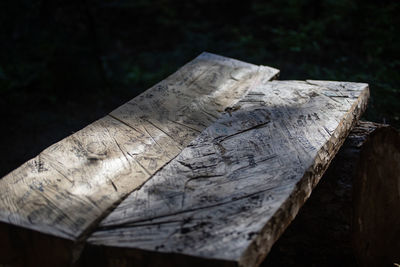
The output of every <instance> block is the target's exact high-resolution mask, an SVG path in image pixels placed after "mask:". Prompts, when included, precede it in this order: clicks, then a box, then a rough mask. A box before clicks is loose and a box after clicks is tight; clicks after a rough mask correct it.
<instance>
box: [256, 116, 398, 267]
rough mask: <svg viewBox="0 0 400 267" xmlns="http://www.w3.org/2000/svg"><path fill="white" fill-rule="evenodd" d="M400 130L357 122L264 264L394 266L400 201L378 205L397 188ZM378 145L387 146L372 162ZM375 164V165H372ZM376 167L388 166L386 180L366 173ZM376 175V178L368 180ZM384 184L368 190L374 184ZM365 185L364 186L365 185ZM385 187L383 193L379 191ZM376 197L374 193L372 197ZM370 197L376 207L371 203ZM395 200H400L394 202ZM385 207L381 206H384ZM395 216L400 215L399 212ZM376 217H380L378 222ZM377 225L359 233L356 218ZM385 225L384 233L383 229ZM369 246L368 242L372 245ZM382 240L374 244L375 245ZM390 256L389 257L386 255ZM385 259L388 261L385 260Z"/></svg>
mask: <svg viewBox="0 0 400 267" xmlns="http://www.w3.org/2000/svg"><path fill="white" fill-rule="evenodd" d="M398 140H399V133H398V132H397V131H396V130H394V129H393V128H391V127H389V126H388V125H382V124H377V123H372V122H365V121H359V122H358V124H357V125H356V126H355V128H354V129H353V130H352V131H351V132H350V134H349V136H348V137H347V139H346V141H345V143H344V144H343V146H342V147H341V149H340V150H339V152H338V154H337V155H336V156H335V158H334V160H333V161H332V163H331V165H330V166H329V168H328V170H327V171H326V172H325V174H324V176H323V177H322V179H321V181H320V183H319V184H318V186H317V187H316V189H315V190H314V191H313V193H312V195H311V197H310V199H309V200H308V201H307V202H306V204H305V205H304V206H303V207H302V209H301V210H300V212H299V214H298V216H297V217H296V219H295V220H294V221H293V223H292V224H291V225H290V226H289V227H288V229H287V230H286V231H285V232H284V234H283V235H282V237H281V238H280V239H279V240H278V241H277V242H276V243H275V245H274V247H273V248H272V250H271V253H270V254H269V255H268V257H267V258H266V260H265V261H264V262H263V264H262V266H263V267H274V266H293V267H294V266H296V267H302V266H304V267H305V266H327V267H328V266H332V267H334V266H344V267H352V266H356V265H357V261H358V263H359V265H360V266H385V264H386V265H387V266H394V265H393V263H394V262H397V263H398V259H397V261H396V256H398V255H399V251H400V250H399V249H398V245H399V242H398V241H396V240H399V234H398V233H399V225H400V224H398V223H397V224H396V222H395V220H397V219H398V218H399V216H398V208H396V207H399V206H400V202H399V200H398V199H397V200H393V202H391V206H389V205H388V207H389V208H392V209H390V212H388V209H386V210H385V209H384V208H382V207H379V206H378V204H379V203H382V200H381V199H382V198H383V199H395V198H396V197H398V193H397V192H398V191H396V190H397V187H396V186H393V184H396V182H397V183H398V179H399V172H398V171H396V170H398V166H399V164H400V161H399V160H398V151H399V150H398V149H399V143H398ZM374 146H378V147H382V148H383V149H385V155H380V157H381V158H382V161H383V162H378V161H376V160H373V161H371V160H368V157H372V158H373V157H376V156H377V155H376V154H375V155H374V154H371V148H373V147H374ZM374 162H375V164H372V163H374ZM370 166H373V168H372V170H379V169H381V168H387V172H386V176H385V179H382V180H380V179H379V176H375V175H367V176H364V177H367V179H363V175H365V173H369V174H371V170H370V169H369V167H370ZM370 179H372V181H371V180H370ZM373 181H375V183H376V182H377V181H379V183H380V184H381V185H380V186H374V187H368V188H369V189H370V190H371V191H370V193H369V194H365V189H363V188H365V187H366V186H367V185H368V184H370V183H371V182H373ZM363 183H364V184H363ZM381 187H384V188H385V191H384V192H382V191H380V188H381ZM371 196H373V197H371ZM368 200H372V201H373V202H374V203H375V205H370V203H368ZM396 201H397V202H396ZM380 205H382V204H380ZM395 214H397V215H395ZM376 218H379V219H380V220H379V221H378V222H377V221H376ZM359 219H360V220H361V222H364V225H367V226H369V227H370V229H371V228H373V229H374V231H373V233H379V234H374V235H372V236H371V232H360V231H359V228H360V226H359V223H358V220H359ZM379 229H385V230H386V232H385V231H382V230H379ZM371 241H372V244H373V245H370V246H371V247H370V249H369V250H368V251H366V250H365V244H366V243H370V244H371ZM375 243H376V244H379V246H376V245H374V244H375ZM385 255H386V256H385ZM385 257H386V259H387V260H386V261H385Z"/></svg>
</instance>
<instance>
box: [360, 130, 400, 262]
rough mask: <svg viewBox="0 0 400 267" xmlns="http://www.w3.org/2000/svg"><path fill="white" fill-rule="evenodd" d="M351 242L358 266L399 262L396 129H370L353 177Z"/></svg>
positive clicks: (399, 183)
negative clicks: (371, 130)
mask: <svg viewBox="0 0 400 267" xmlns="http://www.w3.org/2000/svg"><path fill="white" fill-rule="evenodd" d="M353 192H354V216H353V228H354V234H353V243H354V249H355V255H356V257H357V260H358V261H359V264H360V266H368V267H369V266H371V267H372V266H395V263H397V264H400V133H399V132H398V131H396V130H394V129H393V128H390V127H384V128H380V129H378V130H376V131H374V132H373V133H372V134H371V135H370V136H369V137H368V139H367V140H366V142H365V144H364V145H363V147H362V150H361V152H360V159H359V164H358V168H357V173H356V175H355V181H354V187H353Z"/></svg>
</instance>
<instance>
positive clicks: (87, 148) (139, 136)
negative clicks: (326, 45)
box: [0, 53, 278, 266]
mask: <svg viewBox="0 0 400 267" xmlns="http://www.w3.org/2000/svg"><path fill="white" fill-rule="evenodd" d="M277 73H278V70H276V69H273V68H269V67H264V66H255V65H252V64H248V63H244V62H240V61H237V60H233V59H228V58H224V57H221V56H217V55H213V54H209V53H203V54H201V55H200V56H199V57H197V58H196V59H195V60H193V61H192V62H190V63H188V64H187V65H185V66H184V67H182V68H181V69H180V70H178V71H177V72H176V73H174V74H173V75H171V76H170V77H168V78H167V79H165V80H164V81H162V82H160V83H159V84H157V85H155V86H154V87H152V88H151V89H149V90H147V91H146V92H144V93H143V94H141V95H139V96H138V97H136V98H134V99H133V100H132V101H130V102H128V103H126V104H125V105H123V106H121V107H120V108H118V109H116V110H114V111H113V112H111V113H110V114H109V115H107V116H106V117H104V118H102V119H100V120H98V121H96V122H94V123H92V124H90V125H89V126H87V127H86V128H84V129H82V130H81V131H79V132H77V133H75V134H73V135H71V136H69V137H67V138H65V139H64V140H61V141H60V142H58V143H56V144H54V145H52V146H50V147H49V148H47V149H46V150H44V151H43V152H41V153H40V154H39V155H38V156H37V157H35V158H33V159H31V160H29V161H28V162H26V163H25V164H23V165H22V166H21V167H19V168H18V169H16V170H15V171H13V172H11V173H10V174H8V175H7V176H5V177H4V178H3V179H1V180H0V222H2V223H1V224H0V247H1V250H0V263H5V264H14V265H17V264H21V265H33V266H46V265H47V266H57V265H58V266H59V265H69V264H70V263H71V262H74V261H75V259H76V258H77V257H78V256H79V253H80V249H81V248H82V244H83V241H84V240H85V239H86V237H87V235H88V234H89V233H90V232H91V231H92V229H93V227H94V226H96V225H97V223H98V222H99V221H100V220H101V219H102V218H104V216H106V215H107V214H108V213H109V212H110V211H111V210H112V209H113V207H115V205H117V204H118V203H119V202H120V201H121V200H122V199H123V198H124V197H125V196H126V195H127V194H128V193H130V192H132V191H133V190H134V189H136V188H138V187H140V186H141V185H142V184H143V182H145V181H146V180H147V179H148V178H150V177H151V176H152V175H153V174H154V173H156V172H157V171H158V170H159V169H160V168H162V167H163V166H164V165H165V164H167V163H168V162H169V161H171V160H172V159H173V158H174V157H176V156H177V155H178V154H179V153H180V152H181V151H182V149H183V148H185V147H186V146H187V145H188V144H189V143H190V142H191V141H192V140H193V139H195V138H196V137H197V136H198V135H199V134H200V133H201V132H202V131H203V130H204V129H205V128H206V127H208V126H209V125H210V124H212V123H213V122H214V121H216V120H217V119H218V118H219V117H220V115H221V114H222V112H224V111H225V109H227V108H228V109H229V108H230V107H232V106H233V105H234V104H236V103H237V102H238V101H239V100H241V99H242V98H243V96H244V95H245V94H246V93H247V92H248V91H249V90H250V89H251V88H252V87H254V86H257V85H262V84H264V83H265V82H266V81H268V80H270V79H271V78H273V77H274V76H276V75H277ZM31 230H32V231H31ZM35 231H37V232H35ZM42 252H46V254H47V255H46V257H42V256H41V253H42Z"/></svg>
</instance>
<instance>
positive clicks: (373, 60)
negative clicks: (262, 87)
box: [0, 0, 400, 176]
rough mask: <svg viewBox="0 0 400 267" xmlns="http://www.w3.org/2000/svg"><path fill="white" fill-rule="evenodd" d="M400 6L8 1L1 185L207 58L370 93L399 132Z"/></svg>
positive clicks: (1, 25)
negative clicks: (55, 146) (361, 86)
mask: <svg viewBox="0 0 400 267" xmlns="http://www.w3.org/2000/svg"><path fill="white" fill-rule="evenodd" d="M399 7H400V5H399V1H384V0H380V1H372V0H355V1H350V0H322V1H318V0H305V1H299V0H288V1H281V0H272V1H259V0H242V1H233V0H214V1H211V0H185V1H184V0H175V1H172V0H158V1H144V0H125V1H122V0H115V1H111V0H109V1H107V0H96V1H95V0H70V1H60V0H8V1H7V0H3V1H0V110H1V122H2V127H1V128H2V130H1V138H0V149H1V153H2V157H1V161H0V176H3V175H5V174H7V173H8V172H9V171H11V170H13V169H15V168H16V167H18V166H19V165H20V164H22V163H23V162H25V161H26V160H28V159H30V158H32V157H33V156H35V155H36V154H38V153H39V152H40V151H41V150H43V149H44V148H46V147H47V146H49V145H50V144H52V143H54V142H56V141H58V140H60V139H62V138H63V137H65V136H68V135H70V134H71V133H72V132H74V131H77V130H79V129H81V128H82V127H84V126H85V125H87V124H89V123H91V122H93V121H94V120H95V119H98V118H100V117H102V116H104V115H105V114H107V113H108V112H109V111H111V110H112V109H114V108H116V107H117V106H119V105H121V104H123V103H124V102H126V101H128V100H130V99H132V98H133V97H135V96H136V95H137V94H139V93H140V92H142V91H144V90H146V89H147V88H149V87H150V86H151V85H153V84H155V83H156V82H158V81H160V80H162V79H163V78H165V77H166V76H167V75H168V74H170V73H172V72H174V71H175V70H176V69H177V68H178V67H180V66H182V65H183V64H185V63H186V62H188V61H190V60H191V59H193V58H194V57H196V56H197V55H198V54H200V53H201V52H202V51H208V52H213V53H217V54H221V55H224V56H228V57H233V58H236V59H240V60H243V61H247V62H250V63H254V64H262V65H269V66H272V67H275V68H278V69H280V70H281V75H280V79H327V80H346V81H359V82H367V83H369V84H370V89H371V99H370V103H369V107H368V110H367V112H366V114H365V117H364V118H365V119H368V120H372V121H376V122H384V123H389V124H392V125H393V126H395V127H396V128H400V102H399V101H400V73H399V69H400V68H399V67H400V19H399V17H400V15H399V14H400V8H399Z"/></svg>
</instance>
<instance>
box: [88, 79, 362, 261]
mask: <svg viewBox="0 0 400 267" xmlns="http://www.w3.org/2000/svg"><path fill="white" fill-rule="evenodd" d="M368 95H369V91H368V86H367V84H362V83H347V82H326V81H306V82H302V81H273V82H268V83H264V84H262V85H259V86H256V87H254V88H253V89H251V90H250V92H249V93H248V94H247V95H246V96H245V97H244V98H243V99H242V100H240V101H239V102H238V104H237V105H236V106H235V107H233V108H232V109H231V110H229V111H228V112H227V113H226V114H224V115H223V116H222V117H221V118H220V119H219V120H218V121H216V122H215V123H214V124H212V125H211V126H210V127H208V128H207V129H206V130H204V132H203V133H202V134H201V135H200V136H199V137H197V138H196V139H195V140H194V141H192V142H191V143H190V145H189V146H188V147H187V148H185V149H184V150H183V151H182V152H181V153H180V154H179V155H178V156H177V157H176V158H175V159H174V160H172V161H171V162H170V163H169V164H168V165H166V166H165V167H164V168H163V169H162V170H160V171H159V172H157V173H156V174H155V175H154V176H153V177H152V179H150V180H148V181H147V182H146V183H145V184H144V185H143V186H142V187H141V188H140V189H138V190H136V191H134V192H133V193H131V194H130V195H129V196H128V197H127V198H126V199H125V200H124V201H123V202H122V203H121V204H120V205H119V206H118V207H117V208H116V209H115V210H114V211H113V212H112V213H110V214H109V215H108V216H107V217H106V218H105V219H104V220H103V221H102V222H101V223H100V227H99V228H98V229H97V230H96V231H95V232H94V233H93V234H92V235H91V237H90V238H89V239H88V242H89V244H90V249H89V250H88V251H96V253H95V255H99V251H98V250H100V251H101V252H102V254H103V255H107V259H104V262H106V263H107V262H108V265H109V266H111V265H113V264H114V263H115V260H117V261H118V262H120V263H121V264H122V265H123V266H131V265H132V266H133V265H139V266H151V265H152V263H157V261H158V259H159V257H162V258H163V262H164V263H165V264H166V266H168V263H169V264H170V265H173V266H181V265H182V266H184V265H185V261H187V257H188V256H191V257H194V258H197V259H198V260H199V261H200V262H201V260H202V259H204V260H208V263H209V261H210V260H214V261H215V262H218V264H222V263H226V264H228V265H230V264H231V265H239V266H256V265H258V264H259V263H260V262H261V261H262V259H263V258H264V257H265V256H266V254H267V253H268V251H269V249H270V248H271V246H272V244H273V243H274V242H275V241H276V240H277V238H278V237H279V235H280V234H281V233H282V232H283V231H284V229H285V228H286V226H287V225H288V224H289V223H290V221H291V220H292V219H293V218H294V217H295V215H296V214H297V212H298V210H299V208H300V207H301V205H302V204H303V203H304V201H305V200H306V199H307V198H308V196H309V195H310V193H311V191H312V189H313V187H314V186H315V185H316V184H317V183H318V181H319V179H320V177H321V176H322V174H323V172H324V171H325V169H326V168H327V166H328V165H329V163H330V161H331V160H332V158H333V157H334V155H335V153H336V152H337V150H338V149H339V148H340V146H341V144H342V143H343V141H344V139H345V138H346V136H347V134H348V133H349V131H350V130H351V128H352V126H353V124H354V123H355V122H356V121H357V119H358V118H359V116H360V115H361V114H362V112H363V111H364V109H365V107H366V104H367V98H368ZM132 251H133V252H132ZM157 252H159V254H158V255H159V256H158V257H157ZM166 253H169V254H170V255H171V256H170V257H168V256H166V255H168V254H166ZM89 254H90V253H89ZM146 255H147V256H146ZM148 255H151V256H148ZM179 255H181V256H182V257H181V258H179ZM88 257H89V258H90V255H89V256H88ZM122 265H121V266H122ZM199 265H201V263H199Z"/></svg>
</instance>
